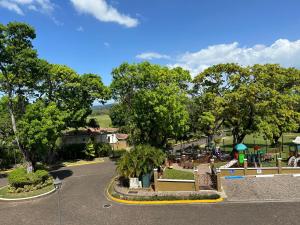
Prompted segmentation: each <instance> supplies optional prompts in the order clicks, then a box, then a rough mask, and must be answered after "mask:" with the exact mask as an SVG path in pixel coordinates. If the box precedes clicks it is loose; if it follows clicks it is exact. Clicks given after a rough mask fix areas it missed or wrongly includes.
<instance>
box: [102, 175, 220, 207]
mask: <svg viewBox="0 0 300 225" xmlns="http://www.w3.org/2000/svg"><path fill="white" fill-rule="evenodd" d="M113 181H114V178H113V179H112V181H111V182H110V183H109V185H108V186H107V188H106V190H105V194H106V197H107V199H109V200H112V201H114V202H117V203H121V204H126V205H178V204H201V203H202V204H211V203H220V202H223V201H224V199H223V198H218V199H207V200H204V199H203V200H161V201H137V200H124V199H119V198H115V197H113V196H112V195H111V194H110V193H109V189H110V187H111V185H112V183H113Z"/></svg>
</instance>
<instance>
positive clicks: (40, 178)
mask: <svg viewBox="0 0 300 225" xmlns="http://www.w3.org/2000/svg"><path fill="white" fill-rule="evenodd" d="M49 178H50V175H49V173H48V172H47V171H46V170H37V171H36V172H34V173H27V171H26V170H25V169H24V168H17V169H15V170H13V171H12V172H11V173H10V174H9V175H8V182H9V184H10V186H12V187H13V188H15V189H18V188H25V186H26V185H28V186H30V185H33V186H35V185H38V184H43V183H44V182H45V181H46V180H48V179H49ZM27 189H28V187H27V188H26V190H27Z"/></svg>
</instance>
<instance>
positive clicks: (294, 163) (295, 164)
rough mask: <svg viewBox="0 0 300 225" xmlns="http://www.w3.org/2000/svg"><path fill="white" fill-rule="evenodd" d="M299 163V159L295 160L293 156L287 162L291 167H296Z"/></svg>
mask: <svg viewBox="0 0 300 225" xmlns="http://www.w3.org/2000/svg"><path fill="white" fill-rule="evenodd" d="M299 161H300V157H298V158H296V157H295V156H292V157H291V158H290V159H289V161H288V165H289V166H293V167H297V166H298V162H299Z"/></svg>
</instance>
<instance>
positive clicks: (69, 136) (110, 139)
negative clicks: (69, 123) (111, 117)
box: [63, 127, 129, 149]
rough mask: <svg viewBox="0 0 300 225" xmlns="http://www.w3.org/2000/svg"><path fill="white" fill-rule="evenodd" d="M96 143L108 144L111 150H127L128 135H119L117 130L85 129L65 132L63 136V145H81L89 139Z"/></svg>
mask: <svg viewBox="0 0 300 225" xmlns="http://www.w3.org/2000/svg"><path fill="white" fill-rule="evenodd" d="M91 138H92V139H93V140H94V141H95V142H96V143H108V144H110V145H111V146H112V147H113V149H126V148H128V147H129V146H128V143H127V139H128V134H124V133H119V128H111V127H109V128H91V127H89V128H85V129H80V130H72V131H67V132H65V134H64V136H63V144H64V145H70V144H83V143H87V142H88V141H89V140H90V139H91Z"/></svg>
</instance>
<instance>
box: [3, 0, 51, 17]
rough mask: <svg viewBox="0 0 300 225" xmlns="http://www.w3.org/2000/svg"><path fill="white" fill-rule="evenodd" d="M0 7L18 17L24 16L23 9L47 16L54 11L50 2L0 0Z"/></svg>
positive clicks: (39, 0) (43, 0) (40, 0)
mask: <svg viewBox="0 0 300 225" xmlns="http://www.w3.org/2000/svg"><path fill="white" fill-rule="evenodd" d="M0 7H2V8H6V9H8V10H10V11H13V12H15V13H17V14H19V15H24V14H25V13H24V10H25V9H29V10H33V11H38V12H41V13H47V14H50V13H51V12H52V11H53V10H54V4H53V3H52V2H51V1H50V0H0Z"/></svg>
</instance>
